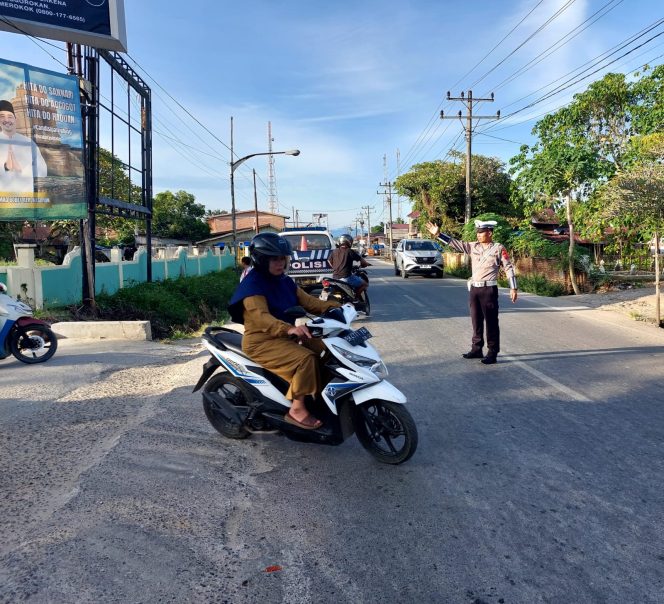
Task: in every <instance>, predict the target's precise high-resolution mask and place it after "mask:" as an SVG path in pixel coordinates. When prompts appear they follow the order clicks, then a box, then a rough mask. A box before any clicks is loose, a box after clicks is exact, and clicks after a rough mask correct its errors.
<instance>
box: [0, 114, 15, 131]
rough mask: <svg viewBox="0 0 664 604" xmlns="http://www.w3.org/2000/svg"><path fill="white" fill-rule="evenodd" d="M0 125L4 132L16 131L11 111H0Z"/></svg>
mask: <svg viewBox="0 0 664 604" xmlns="http://www.w3.org/2000/svg"><path fill="white" fill-rule="evenodd" d="M0 126H2V130H3V132H4V133H5V134H8V135H13V134H14V133H15V132H16V116H15V115H14V114H13V113H12V112H11V111H0Z"/></svg>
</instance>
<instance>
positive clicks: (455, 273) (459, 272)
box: [445, 266, 471, 279]
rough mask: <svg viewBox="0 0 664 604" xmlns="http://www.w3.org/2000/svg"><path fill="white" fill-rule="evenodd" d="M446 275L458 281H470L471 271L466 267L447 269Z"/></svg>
mask: <svg viewBox="0 0 664 604" xmlns="http://www.w3.org/2000/svg"><path fill="white" fill-rule="evenodd" d="M445 274H447V275H449V276H450V277H456V278H457V279H470V275H471V272H470V269H469V268H467V267H465V266H457V267H455V268H448V267H445Z"/></svg>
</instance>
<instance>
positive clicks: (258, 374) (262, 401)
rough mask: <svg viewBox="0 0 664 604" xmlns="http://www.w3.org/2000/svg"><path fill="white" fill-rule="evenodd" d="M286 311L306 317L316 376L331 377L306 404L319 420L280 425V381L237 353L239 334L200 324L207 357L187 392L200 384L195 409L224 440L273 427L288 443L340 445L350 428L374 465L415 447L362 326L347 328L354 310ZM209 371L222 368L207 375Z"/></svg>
mask: <svg viewBox="0 0 664 604" xmlns="http://www.w3.org/2000/svg"><path fill="white" fill-rule="evenodd" d="M287 312H288V313H289V314H290V316H292V317H295V318H298V317H305V316H306V317H307V318H308V321H307V323H306V325H307V327H308V328H309V331H310V332H311V334H312V335H313V336H314V337H320V338H322V340H323V343H324V344H325V347H326V348H327V351H326V355H325V356H324V357H323V364H324V370H323V373H324V374H327V375H329V376H331V377H330V379H329V381H328V383H327V385H326V386H325V387H324V388H323V391H322V392H321V393H320V395H319V396H317V397H315V400H313V401H312V402H311V404H309V410H310V411H311V412H312V413H314V415H316V417H318V418H319V419H321V420H322V422H323V425H322V426H321V427H320V428H318V429H316V430H305V429H302V428H299V427H298V426H295V425H293V424H291V423H289V422H287V421H286V419H285V417H284V416H285V414H286V413H287V412H288V409H289V408H290V405H291V402H290V401H289V400H288V399H287V398H286V397H285V396H284V395H285V394H286V392H287V391H288V386H289V385H288V383H287V382H286V381H285V380H283V379H282V378H280V377H279V376H277V375H275V374H273V373H271V372H270V371H268V370H266V369H265V368H263V367H261V366H260V365H259V364H258V363H256V362H254V361H252V360H251V359H249V357H247V356H246V355H245V354H244V353H243V352H242V334H240V333H238V332H237V331H234V330H231V329H228V328H224V327H208V328H207V329H206V330H205V334H204V335H203V344H204V345H205V346H206V347H207V349H208V350H209V351H210V355H211V356H210V359H209V360H208V361H207V363H206V364H205V365H204V367H203V373H202V375H201V377H200V379H199V380H198V383H197V384H196V386H195V388H194V392H196V391H197V390H199V389H200V388H201V387H202V386H203V385H204V388H203V407H204V409H205V414H206V416H207V418H208V420H209V421H210V423H211V424H212V425H213V426H214V428H215V429H216V430H217V431H218V432H220V433H221V434H223V435H224V436H226V437H228V438H237V439H240V438H246V437H247V436H249V435H250V434H252V433H261V432H263V433H265V432H274V431H275V430H276V431H281V432H283V433H284V434H285V435H286V436H287V437H288V438H290V439H292V440H297V441H303V442H311V443H317V444H326V445H340V444H341V443H342V442H344V441H345V440H346V439H347V438H349V437H350V436H352V435H353V433H355V434H356V435H357V438H358V439H359V441H360V443H361V444H362V446H363V447H364V448H365V449H366V450H367V451H369V453H370V454H371V455H373V456H374V457H375V458H376V459H377V460H378V461H380V462H383V463H388V464H400V463H403V462H405V461H407V460H408V459H410V457H411V456H412V455H413V453H415V449H416V448H417V428H416V426H415V422H414V421H413V418H412V417H411V415H410V413H409V412H408V410H407V409H406V408H405V407H404V403H405V402H406V397H405V396H404V395H403V394H402V393H401V392H400V391H399V390H398V389H397V388H396V387H394V386H393V385H392V384H390V383H389V382H388V381H386V380H385V378H386V377H387V368H386V367H385V365H384V363H383V362H382V361H381V358H380V355H379V354H378V352H377V351H376V349H375V348H373V346H371V344H369V343H368V342H367V340H368V339H369V338H370V337H371V334H370V333H369V331H368V330H367V329H366V328H364V327H363V328H361V329H358V330H353V329H351V323H352V321H353V320H355V318H356V317H357V311H356V310H355V308H353V306H352V305H351V304H345V305H344V306H342V307H340V308H333V309H330V310H328V311H327V312H326V313H325V314H324V315H323V316H321V317H314V316H312V315H308V314H307V313H306V312H305V311H304V309H303V308H302V307H300V306H297V307H294V308H292V309H289V310H288V311H287ZM217 369H222V370H223V373H218V374H217V375H214V376H213V374H214V373H215V371H216V370H217Z"/></svg>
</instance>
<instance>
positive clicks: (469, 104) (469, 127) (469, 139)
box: [440, 90, 500, 223]
mask: <svg viewBox="0 0 664 604" xmlns="http://www.w3.org/2000/svg"><path fill="white" fill-rule="evenodd" d="M447 100H448V101H461V102H462V103H463V104H464V105H465V106H466V109H467V110H468V113H467V114H466V116H465V117H466V124H465V125H464V123H463V121H461V118H462V117H463V115H462V114H461V111H459V113H458V114H457V115H445V114H444V112H443V111H441V112H440V119H441V120H455V119H457V118H458V119H459V121H461V125H462V126H463V128H464V130H465V131H466V211H465V215H464V222H466V223H468V222H469V221H470V213H471V201H470V200H471V197H470V193H471V190H470V177H471V174H472V166H471V164H472V145H473V118H475V119H476V120H498V119H500V111H498V112H497V113H496V115H475V116H473V103H480V102H482V101H491V102H493V92H492V93H491V97H490V98H488V99H483V98H477V99H474V98H473V91H472V90H469V91H468V96H467V97H465V96H464V94H463V92H462V93H461V96H460V97H456V96H455V97H452V96H450V93H449V91H448V93H447Z"/></svg>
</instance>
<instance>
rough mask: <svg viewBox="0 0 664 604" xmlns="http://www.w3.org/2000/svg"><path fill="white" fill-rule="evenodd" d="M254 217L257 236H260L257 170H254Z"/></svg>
mask: <svg viewBox="0 0 664 604" xmlns="http://www.w3.org/2000/svg"><path fill="white" fill-rule="evenodd" d="M254 217H255V218H254V219H255V221H256V235H258V193H257V192H256V170H254Z"/></svg>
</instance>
